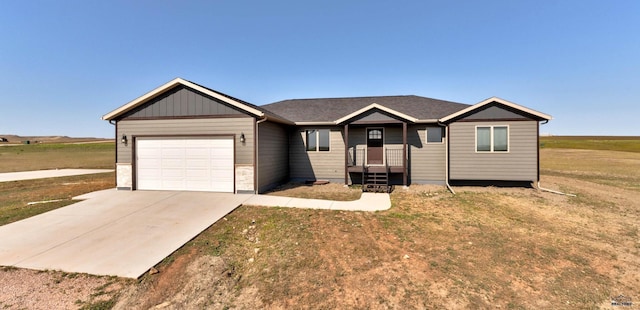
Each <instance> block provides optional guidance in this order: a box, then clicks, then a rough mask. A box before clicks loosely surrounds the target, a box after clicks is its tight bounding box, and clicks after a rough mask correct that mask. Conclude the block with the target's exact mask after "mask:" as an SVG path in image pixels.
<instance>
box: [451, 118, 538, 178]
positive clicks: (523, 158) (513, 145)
mask: <svg viewBox="0 0 640 310" xmlns="http://www.w3.org/2000/svg"><path fill="white" fill-rule="evenodd" d="M504 125H506V126H509V151H508V152H476V126H504ZM449 126H450V127H449V154H450V157H449V167H450V170H449V172H450V174H449V178H450V179H451V180H483V181H536V180H537V179H538V122H537V121H535V120H528V121H513V120H511V121H498V120H496V121H490V122H489V121H484V122H483V121H478V122H455V123H452V124H450V125H449Z"/></svg>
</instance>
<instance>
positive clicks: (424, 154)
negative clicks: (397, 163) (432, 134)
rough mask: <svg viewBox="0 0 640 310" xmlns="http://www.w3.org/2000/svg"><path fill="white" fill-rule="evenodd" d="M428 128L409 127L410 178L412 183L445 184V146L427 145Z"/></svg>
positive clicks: (440, 144)
mask: <svg viewBox="0 0 640 310" xmlns="http://www.w3.org/2000/svg"><path fill="white" fill-rule="evenodd" d="M427 128H428V126H418V125H416V126H409V128H408V132H407V143H409V176H410V178H411V183H431V182H444V180H445V169H446V164H445V162H446V161H445V150H446V147H445V144H444V143H427Z"/></svg>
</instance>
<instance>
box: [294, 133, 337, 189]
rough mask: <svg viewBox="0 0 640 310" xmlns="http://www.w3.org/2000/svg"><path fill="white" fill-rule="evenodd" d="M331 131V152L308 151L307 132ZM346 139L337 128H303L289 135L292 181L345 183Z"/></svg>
mask: <svg viewBox="0 0 640 310" xmlns="http://www.w3.org/2000/svg"><path fill="white" fill-rule="evenodd" d="M310 129H330V130H331V132H330V134H329V151H324V152H316V151H309V152H307V150H306V138H307V137H306V130H310ZM344 169H345V167H344V139H343V133H342V130H341V129H340V128H339V127H336V126H301V127H296V129H294V130H292V131H291V134H290V135H289V172H290V177H291V178H292V179H298V180H300V179H303V180H332V181H338V182H344Z"/></svg>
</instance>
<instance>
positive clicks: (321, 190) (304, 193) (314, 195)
mask: <svg viewBox="0 0 640 310" xmlns="http://www.w3.org/2000/svg"><path fill="white" fill-rule="evenodd" d="M361 194H362V191H361V190H360V187H358V186H352V187H350V186H344V184H336V183H328V184H323V185H311V184H305V183H299V182H290V183H286V184H284V185H281V186H278V187H276V188H274V189H273V190H271V191H269V192H268V193H267V195H275V196H285V197H297V198H311V199H329V200H338V201H351V200H358V199H359V198H360V196H361Z"/></svg>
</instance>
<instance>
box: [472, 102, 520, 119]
mask: <svg viewBox="0 0 640 310" xmlns="http://www.w3.org/2000/svg"><path fill="white" fill-rule="evenodd" d="M528 119H529V118H527V117H526V116H523V115H520V114H518V113H516V112H513V111H509V110H506V109H504V108H501V107H498V106H495V105H492V106H489V107H487V108H485V109H482V110H480V111H478V112H476V113H473V114H471V115H469V116H467V117H464V118H462V119H461V120H468V121H471V120H528Z"/></svg>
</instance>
